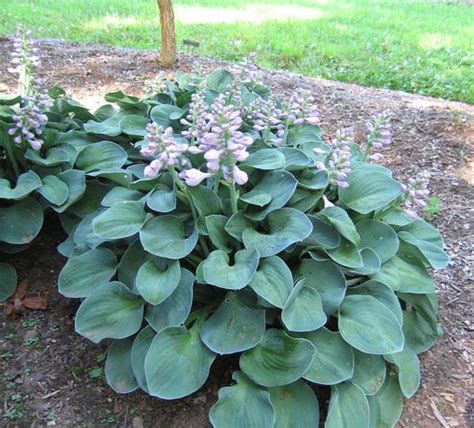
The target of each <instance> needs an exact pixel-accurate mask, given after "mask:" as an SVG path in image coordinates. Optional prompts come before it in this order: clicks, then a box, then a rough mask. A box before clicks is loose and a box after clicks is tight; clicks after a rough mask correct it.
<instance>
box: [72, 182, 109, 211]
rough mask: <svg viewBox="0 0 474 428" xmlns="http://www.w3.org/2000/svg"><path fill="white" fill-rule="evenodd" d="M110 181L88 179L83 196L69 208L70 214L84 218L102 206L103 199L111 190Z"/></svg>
mask: <svg viewBox="0 0 474 428" xmlns="http://www.w3.org/2000/svg"><path fill="white" fill-rule="evenodd" d="M110 189H111V185H110V183H107V184H104V183H102V182H100V181H99V180H87V185H86V191H85V192H84V193H83V195H82V196H81V198H80V199H79V200H78V201H77V202H76V203H75V204H74V205H72V206H71V207H70V208H69V209H68V213H69V214H73V215H75V216H77V217H80V218H83V217H85V216H87V215H88V214H91V213H93V212H96V211H98V210H99V208H101V201H102V199H103V198H104V196H105V195H106V194H107V193H108V192H109V191H110Z"/></svg>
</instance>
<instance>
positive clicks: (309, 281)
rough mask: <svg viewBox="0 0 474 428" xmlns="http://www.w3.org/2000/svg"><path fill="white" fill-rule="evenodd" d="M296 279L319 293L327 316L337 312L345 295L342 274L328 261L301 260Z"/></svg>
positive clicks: (344, 283) (344, 281) (344, 282)
mask: <svg viewBox="0 0 474 428" xmlns="http://www.w3.org/2000/svg"><path fill="white" fill-rule="evenodd" d="M296 279H304V281H305V285H306V286H308V287H312V288H314V289H315V290H316V291H317V292H318V293H319V295H320V296H321V301H322V304H323V309H324V312H326V314H327V315H331V314H332V313H333V312H334V311H336V310H337V308H338V307H339V305H340V304H341V302H342V299H343V298H344V295H345V293H346V286H347V284H346V280H345V278H344V274H343V273H342V272H341V271H340V270H339V269H338V268H337V266H336V265H335V264H334V263H332V262H330V261H316V260H310V259H303V260H302V261H301V264H300V265H299V267H298V269H297V271H296Z"/></svg>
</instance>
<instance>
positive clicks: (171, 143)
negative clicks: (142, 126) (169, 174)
mask: <svg viewBox="0 0 474 428" xmlns="http://www.w3.org/2000/svg"><path fill="white" fill-rule="evenodd" d="M146 131H147V134H146V136H145V139H144V141H145V143H147V144H146V145H145V146H144V147H143V148H142V149H141V150H140V153H141V155H142V156H146V157H154V158H155V159H153V160H152V161H151V162H150V164H149V165H148V166H147V167H146V168H145V171H144V174H145V176H146V177H155V176H156V175H157V174H158V173H159V172H160V171H162V170H164V169H167V168H169V167H174V166H181V167H186V166H188V165H189V161H188V159H187V158H186V156H185V153H186V152H187V151H188V148H189V145H188V144H187V143H178V142H177V141H176V140H175V138H174V136H173V128H171V127H168V128H166V129H165V130H163V128H162V127H161V126H160V125H158V124H157V123H156V122H151V123H149V124H148V125H147V127H146Z"/></svg>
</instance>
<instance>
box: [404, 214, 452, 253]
mask: <svg viewBox="0 0 474 428" xmlns="http://www.w3.org/2000/svg"><path fill="white" fill-rule="evenodd" d="M402 230H403V231H405V232H408V233H410V234H411V235H413V236H414V237H415V238H416V239H419V240H421V241H426V242H429V243H430V244H433V245H436V246H437V247H439V248H441V249H443V247H444V243H443V238H442V237H441V235H440V234H439V232H438V230H436V228H435V227H433V226H432V225H431V224H429V223H427V222H426V221H424V220H422V219H416V220H414V221H413V222H411V223H410V224H409V225H407V226H406V227H404V228H403V229H402Z"/></svg>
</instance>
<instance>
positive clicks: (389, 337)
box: [338, 295, 404, 355]
mask: <svg viewBox="0 0 474 428" xmlns="http://www.w3.org/2000/svg"><path fill="white" fill-rule="evenodd" d="M338 324H339V332H340V333H341V336H342V337H343V339H344V340H345V341H346V342H347V343H349V344H350V345H352V346H353V347H354V348H356V349H358V350H359V351H362V352H365V353H367V354H376V355H382V354H391V353H393V352H398V351H401V350H402V349H403V343H404V335H403V332H402V328H401V325H400V323H399V322H398V320H397V318H396V316H395V315H394V314H393V312H392V311H391V310H390V309H389V308H388V307H387V306H385V305H384V304H383V303H381V302H380V301H379V300H377V299H376V298H375V297H372V296H368V295H367V296H358V295H351V296H346V297H345V298H344V300H343V301H342V303H341V306H340V307H339V317H338Z"/></svg>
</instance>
